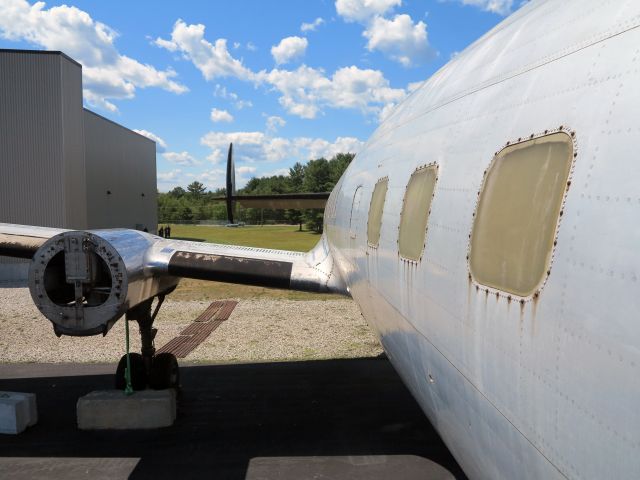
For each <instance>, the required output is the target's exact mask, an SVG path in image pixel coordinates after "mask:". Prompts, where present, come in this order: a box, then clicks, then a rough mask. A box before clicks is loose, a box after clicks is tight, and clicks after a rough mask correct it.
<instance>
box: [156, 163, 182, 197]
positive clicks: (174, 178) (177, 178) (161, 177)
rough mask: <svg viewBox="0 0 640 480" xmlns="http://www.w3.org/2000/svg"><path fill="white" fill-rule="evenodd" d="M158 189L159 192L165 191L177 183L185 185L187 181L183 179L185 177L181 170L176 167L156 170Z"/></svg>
mask: <svg viewBox="0 0 640 480" xmlns="http://www.w3.org/2000/svg"><path fill="white" fill-rule="evenodd" d="M157 179H158V182H157V183H158V190H160V191H161V192H166V191H168V190H171V189H172V188H173V187H175V186H178V185H186V184H187V183H189V182H186V181H185V177H184V175H183V173H182V170H180V169H179V168H176V169H175V170H170V171H168V172H158V174H157Z"/></svg>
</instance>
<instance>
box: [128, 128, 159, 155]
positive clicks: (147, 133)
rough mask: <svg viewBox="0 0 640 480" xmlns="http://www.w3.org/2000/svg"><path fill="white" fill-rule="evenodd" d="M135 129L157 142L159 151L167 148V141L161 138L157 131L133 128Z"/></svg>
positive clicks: (157, 150)
mask: <svg viewBox="0 0 640 480" xmlns="http://www.w3.org/2000/svg"><path fill="white" fill-rule="evenodd" d="M133 131H134V132H136V133H139V134H140V135H143V136H145V137H147V138H148V139H150V140H153V141H154V142H156V152H157V153H162V152H164V151H165V150H166V149H167V142H165V141H164V140H163V139H162V138H160V137H159V136H158V135H156V134H155V133H152V132H149V131H148V130H136V129H135V128H134V129H133Z"/></svg>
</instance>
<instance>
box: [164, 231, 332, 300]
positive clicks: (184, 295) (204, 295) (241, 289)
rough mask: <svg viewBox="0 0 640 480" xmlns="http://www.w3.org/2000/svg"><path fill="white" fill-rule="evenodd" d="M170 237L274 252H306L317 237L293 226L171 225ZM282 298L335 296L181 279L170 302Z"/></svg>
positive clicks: (315, 241) (320, 298) (315, 298)
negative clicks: (273, 250)
mask: <svg viewBox="0 0 640 480" xmlns="http://www.w3.org/2000/svg"><path fill="white" fill-rule="evenodd" d="M171 237H172V238H175V239H180V240H190V241H195V242H211V243H222V244H225V245H244V246H247V247H259V248H275V249H279V250H295V251H299V252H307V251H309V250H311V249H312V248H313V247H314V245H315V244H316V243H317V242H318V240H320V235H318V234H317V233H314V232H310V231H307V230H303V231H301V232H300V231H298V226H297V225H287V226H273V225H269V226H264V227H255V226H251V227H238V228H229V227H217V226H198V225H171ZM260 297H261V298H283V299H289V300H322V299H331V298H337V297H336V296H335V295H326V294H314V293H305V292H292V291H289V290H276V289H271V288H263V287H252V286H248V285H233V284H228V283H220V282H207V281H203V280H191V279H188V278H185V279H183V280H181V281H180V285H179V286H178V288H177V289H176V291H175V292H174V293H172V294H171V298H172V299H175V300H208V299H211V300H215V299H217V298H260Z"/></svg>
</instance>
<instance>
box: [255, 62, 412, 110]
mask: <svg viewBox="0 0 640 480" xmlns="http://www.w3.org/2000/svg"><path fill="white" fill-rule="evenodd" d="M264 80H265V81H266V82H268V83H270V84H271V85H273V87H274V88H276V89H277V90H278V91H279V92H280V93H281V95H282V96H281V97H280V100H279V102H280V104H281V105H282V106H283V107H284V108H285V109H286V110H287V112H289V113H291V114H293V115H297V116H299V117H302V118H315V117H316V116H317V114H318V112H319V111H320V109H321V108H322V107H325V106H329V107H332V108H353V109H359V110H361V111H362V112H365V113H374V114H377V113H379V111H380V110H381V109H382V108H383V107H384V105H386V104H387V103H390V102H394V103H395V102H398V101H400V100H402V99H403V98H404V97H405V95H406V92H405V91H404V89H397V88H391V87H390V86H389V81H388V80H387V79H386V78H385V77H384V75H383V74H382V72H380V71H379V70H371V69H360V68H358V67H355V66H351V67H344V68H341V69H339V70H337V71H336V72H335V73H334V74H333V75H332V76H331V78H329V77H326V76H325V75H324V73H323V72H322V70H318V69H314V68H311V67H307V66H306V65H302V66H300V67H299V68H297V69H296V70H294V71H289V70H278V69H274V70H272V71H271V72H269V73H266V74H264Z"/></svg>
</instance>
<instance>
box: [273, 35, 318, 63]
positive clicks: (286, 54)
mask: <svg viewBox="0 0 640 480" xmlns="http://www.w3.org/2000/svg"><path fill="white" fill-rule="evenodd" d="M308 45H309V42H308V41H307V39H306V38H302V37H287V38H283V39H282V40H280V43H279V44H278V45H274V46H273V47H271V55H272V56H273V59H274V60H275V61H276V63H277V64H278V65H282V64H283V63H289V62H290V61H291V60H294V59H296V58H299V57H302V56H303V55H304V52H305V51H306V50H307V46H308Z"/></svg>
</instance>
